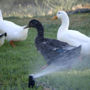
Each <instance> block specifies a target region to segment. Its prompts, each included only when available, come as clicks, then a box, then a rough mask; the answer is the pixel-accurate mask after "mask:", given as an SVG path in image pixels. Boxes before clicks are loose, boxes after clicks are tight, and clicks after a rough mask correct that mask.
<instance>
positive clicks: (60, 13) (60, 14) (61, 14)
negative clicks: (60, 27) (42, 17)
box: [53, 11, 68, 20]
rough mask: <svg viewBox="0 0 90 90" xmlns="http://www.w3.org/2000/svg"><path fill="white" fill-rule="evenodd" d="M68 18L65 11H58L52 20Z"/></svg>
mask: <svg viewBox="0 0 90 90" xmlns="http://www.w3.org/2000/svg"><path fill="white" fill-rule="evenodd" d="M67 17H68V15H67V13H66V12H65V11H58V12H57V14H56V16H54V17H53V20H55V19H64V18H65V19H66V18H67Z"/></svg>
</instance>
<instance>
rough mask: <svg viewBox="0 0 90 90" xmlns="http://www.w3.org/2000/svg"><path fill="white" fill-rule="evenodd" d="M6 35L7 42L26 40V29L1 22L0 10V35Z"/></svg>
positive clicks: (8, 22) (5, 21)
mask: <svg viewBox="0 0 90 90" xmlns="http://www.w3.org/2000/svg"><path fill="white" fill-rule="evenodd" d="M4 32H6V33H7V37H6V40H7V41H22V40H25V39H26V38H27V35H28V28H25V26H20V25H17V24H15V23H13V22H11V21H7V20H3V17H2V13H1V10H0V33H4Z"/></svg>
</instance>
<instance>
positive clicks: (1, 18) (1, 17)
mask: <svg viewBox="0 0 90 90" xmlns="http://www.w3.org/2000/svg"><path fill="white" fill-rule="evenodd" d="M0 20H3V16H2V11H1V10H0Z"/></svg>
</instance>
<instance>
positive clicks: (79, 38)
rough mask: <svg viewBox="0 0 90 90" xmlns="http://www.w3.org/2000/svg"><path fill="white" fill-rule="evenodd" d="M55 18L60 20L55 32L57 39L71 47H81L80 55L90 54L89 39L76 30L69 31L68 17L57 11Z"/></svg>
mask: <svg viewBox="0 0 90 90" xmlns="http://www.w3.org/2000/svg"><path fill="white" fill-rule="evenodd" d="M55 18H58V19H61V22H62V23H61V26H60V27H59V29H58V32H57V39H58V40H60V41H63V42H67V43H68V44H70V45H72V46H79V45H81V46H82V50H81V53H82V54H85V55H88V54H90V37H88V36H86V35H84V34H82V33H80V32H79V31H76V30H69V17H68V15H67V13H66V12H65V11H58V12H57V15H56V16H55Z"/></svg>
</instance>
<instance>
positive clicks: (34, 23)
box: [27, 19, 44, 37]
mask: <svg viewBox="0 0 90 90" xmlns="http://www.w3.org/2000/svg"><path fill="white" fill-rule="evenodd" d="M27 27H28V28H31V27H32V28H36V30H37V32H38V36H40V37H43V36H44V28H43V26H42V24H41V23H40V22H39V21H38V20H36V19H32V20H31V21H30V22H29V24H28V25H27Z"/></svg>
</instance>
